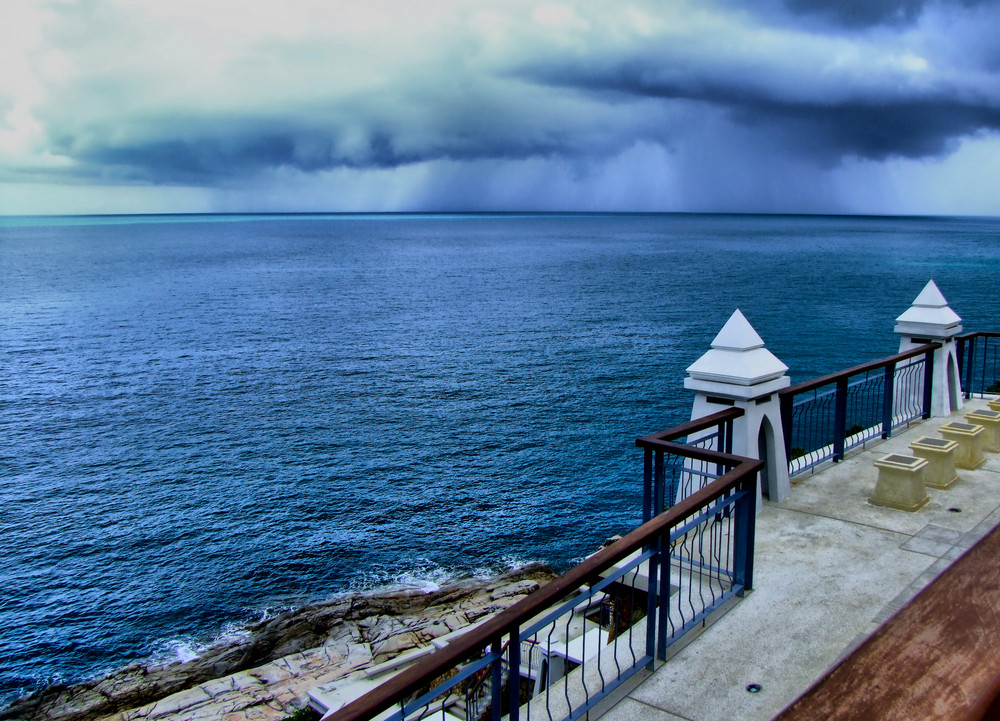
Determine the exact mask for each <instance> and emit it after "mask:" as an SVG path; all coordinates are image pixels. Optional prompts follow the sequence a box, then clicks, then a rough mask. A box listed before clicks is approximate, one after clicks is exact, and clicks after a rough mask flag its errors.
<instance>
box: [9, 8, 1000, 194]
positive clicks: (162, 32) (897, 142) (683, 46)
mask: <svg viewBox="0 0 1000 721" xmlns="http://www.w3.org/2000/svg"><path fill="white" fill-rule="evenodd" d="M215 2H216V0H174V2H171V3H159V2H154V1H153V0H130V1H129V2H123V1H122V0H91V2H88V3H77V4H74V3H68V4H62V3H56V4H52V5H50V6H48V7H49V10H50V11H51V12H50V14H49V16H47V17H48V18H49V19H48V20H47V21H46V24H45V28H46V31H45V33H44V34H43V35H41V36H40V37H41V40H40V41H39V43H38V44H37V45H36V46H34V47H32V48H31V52H30V54H27V55H25V58H30V60H31V62H30V63H29V62H27V60H25V62H24V63H23V66H24V67H25V68H30V69H31V70H30V71H29V70H25V71H24V73H23V76H21V77H18V76H14V75H12V77H14V78H15V80H16V81H17V82H7V83H6V84H5V81H4V77H3V73H0V182H3V181H4V179H5V178H6V179H8V180H9V179H11V178H15V177H16V178H17V179H18V180H21V179H31V178H30V177H29V176H31V177H34V178H37V179H39V182H45V183H51V182H55V181H56V180H58V179H59V178H64V179H65V181H66V183H67V184H75V185H77V186H84V185H88V184H93V185H109V186H110V185H114V184H116V183H117V184H122V185H134V186H141V185H178V186H191V187H196V188H197V189H199V190H201V189H204V190H205V191H206V192H210V191H212V190H214V189H219V190H221V191H222V194H225V193H230V192H232V193H237V192H242V191H243V190H245V189H247V188H252V189H254V190H258V189H259V190H261V192H262V193H269V192H272V191H273V192H279V191H281V192H284V190H285V188H286V187H293V186H294V184H295V183H302V184H303V187H305V184H306V183H308V182H315V183H316V188H319V189H320V190H317V191H316V192H317V194H318V195H319V196H320V197H323V191H322V188H323V187H325V185H324V184H325V183H327V182H339V183H342V185H341V186H339V187H341V188H349V189H351V188H354V187H356V186H357V185H358V183H360V184H361V185H364V187H366V188H367V190H366V191H365V192H366V193H367V195H365V196H363V197H364V198H370V197H375V198H381V197H382V195H380V193H381V192H382V188H383V187H384V186H385V184H386V183H387V182H389V181H391V182H392V183H396V185H395V186H394V187H395V188H396V190H395V191H393V194H390V195H391V196H392V198H394V199H397V200H393V201H392V202H399V203H406V202H412V203H415V204H416V205H419V204H420V202H423V201H420V200H419V199H421V198H431V200H432V201H433V203H434V204H435V207H439V206H440V207H447V206H448V204H449V199H454V200H455V202H461V203H467V204H468V203H482V204H483V205H482V207H489V205H490V204H491V203H494V202H501V201H502V202H505V203H508V204H510V206H511V207H513V206H514V205H516V204H521V205H523V204H524V202H525V201H524V198H525V197H528V198H529V199H530V198H534V197H544V198H545V199H546V202H547V203H548V204H549V205H550V206H552V207H564V206H569V205H573V204H574V203H578V202H584V201H580V200H579V199H580V198H581V197H582V198H585V199H586V201H585V202H586V203H590V204H593V203H595V202H596V203H601V202H606V201H605V199H606V198H607V197H609V196H614V197H618V196H617V195H615V194H617V193H618V190H617V189H619V188H625V187H627V188H629V191H628V194H627V195H622V196H621V199H620V200H615V203H617V204H618V205H616V207H619V206H620V207H626V206H627V205H628V203H629V202H631V200H630V198H634V197H636V196H637V195H639V194H642V193H643V192H645V190H644V189H646V188H651V187H656V188H660V190H658V191H657V193H658V195H656V196H655V197H654V195H649V196H644V197H646V200H645V201H643V202H644V203H645V205H644V207H656V206H657V203H658V202H659V198H666V199H667V200H668V201H669V202H670V203H675V204H674V205H670V206H669V207H681V206H678V205H676V202H680V201H677V199H678V198H679V199H681V201H683V203H684V204H685V205H683V207H694V208H703V207H708V206H707V205H705V203H707V202H708V201H706V200H704V199H705V198H707V199H709V200H712V199H714V198H717V197H719V196H720V195H725V197H726V198H728V200H727V201H726V203H727V205H726V206H725V207H738V208H750V209H753V208H758V207H770V206H768V205H767V203H768V202H769V201H768V199H767V198H765V197H762V196H761V195H760V193H762V192H763V190H762V188H764V184H762V182H761V177H763V176H764V175H766V177H767V185H768V187H767V188H765V189H766V190H767V192H768V193H769V194H770V197H773V198H776V199H779V200H780V202H782V203H785V202H786V199H787V198H793V197H794V198H797V200H795V207H808V208H810V209H816V208H819V207H821V206H820V205H816V204H813V205H810V203H811V199H810V198H809V197H805V196H801V197H800V196H798V195H797V193H798V192H799V190H800V189H801V188H804V187H819V185H820V183H817V182H809V179H810V178H812V177H816V176H819V175H821V174H823V173H830V172H834V171H835V170H836V169H838V168H841V169H842V168H844V167H846V166H847V165H849V164H850V163H851V162H860V163H869V162H873V163H876V164H877V163H881V162H882V161H885V160H886V159H897V158H905V159H919V160H923V159H934V158H942V157H947V156H949V154H950V153H952V152H953V151H954V150H955V149H956V148H958V147H961V146H962V144H963V143H964V142H965V141H966V140H967V139H969V138H976V139H978V140H982V139H983V138H987V139H988V137H989V135H990V134H991V133H995V132H996V131H998V130H1000V44H998V43H997V42H996V40H995V34H996V28H997V27H1000V6H997V5H996V4H995V3H989V2H985V0H982V1H977V0H952V1H951V2H948V1H945V0H874V1H872V2H863V1H862V0H848V1H847V2H843V1H842V0H708V1H706V2H695V0H622V2H621V3H615V4H610V3H601V2H599V1H597V0H567V1H565V2H553V3H535V2H531V1H530V0H511V2H509V3H503V4H491V3H485V2H477V1H476V0H473V1H472V2H469V1H468V0H440V2H438V3H429V4H398V3H395V2H392V1H391V0H370V2H368V3H364V4H344V5H341V4H338V3H322V2H313V1H312V0H288V2H287V3H285V4H282V5H281V6H278V5H275V4H273V3H264V2H251V1H248V2H247V3H246V4H245V8H246V10H247V11H246V12H245V13H240V14H239V15H238V16H237V17H233V16H232V15H231V14H227V13H224V12H221V11H217V12H215V13H212V12H206V11H205V8H204V6H205V3H208V5H209V6H212V5H213V3H215ZM218 7H220V8H221V7H223V5H219V6H218ZM241 7H243V5H241ZM2 58H3V48H2V47H0V59H2ZM36 61H37V62H36ZM5 124H6V127H5ZM5 153H6V155H5ZM866 172H868V171H867V170H866ZM331 178H332V180H331ZM289 179H291V181H290V180H289ZM494 179H501V180H502V182H501V180H494ZM553 179H555V181H553ZM289 182H291V185H287V184H288V183H289ZM366 183H367V185H366ZM531 183H534V184H535V188H536V189H535V190H531V191H528V190H525V191H524V193H522V194H518V193H516V192H514V191H513V190H512V188H515V187H520V188H528V187H529V185H530V184H531ZM295 187H297V186H295ZM428 187H429V188H432V189H433V192H430V191H426V190H425V188H428ZM553 188H560V189H561V190H559V191H558V192H557V191H555V190H552V189H553ZM691 189H697V190H691ZM289 192H291V191H289ZM816 192H817V193H819V191H816ZM442 193H443V195H442ZM696 194H697V196H698V197H695V195H696ZM431 196H433V197H431ZM340 197H345V194H344V193H343V192H341V193H340ZM352 197H353V196H352ZM357 197H358V198H362V196H360V195H359V196H357ZM817 197H820V199H821V200H822V201H823V202H824V203H826V202H827V201H826V198H827V197H828V194H822V193H820V194H819V195H817ZM414 198H416V199H418V200H417V201H412V199H414ZM498 198H499V199H501V201H498V200H497V199H498ZM345 202H346V201H345ZM352 202H359V203H360V202H363V199H362V200H358V201H352ZM386 202H389V201H386ZM428 202H430V201H428ZM713 202H714V201H713ZM776 202H777V201H776ZM477 207H479V206H477ZM505 207H506V206H505ZM573 207H576V206H575V205H574V206H573ZM712 207H713V208H714V207H716V206H712ZM718 207H722V206H718ZM774 207H779V206H774ZM824 207H825V206H824ZM780 208H781V209H783V210H788V209H792V208H791V207H790V206H788V205H781V206H780Z"/></svg>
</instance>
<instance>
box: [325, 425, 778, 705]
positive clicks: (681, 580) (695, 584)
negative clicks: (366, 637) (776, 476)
mask: <svg viewBox="0 0 1000 721" xmlns="http://www.w3.org/2000/svg"><path fill="white" fill-rule="evenodd" d="M742 414H743V411H742V410H739V409H730V410H728V411H725V412H723V413H722V414H715V415H714V416H711V417H709V418H707V419H701V420H700V421H694V422H692V423H688V424H685V425H683V426H678V427H677V428H674V429H670V430H668V431H664V432H663V433H659V434H656V435H653V436H647V437H645V438H640V439H639V440H637V441H636V445H638V446H639V447H640V448H643V449H644V451H645V452H646V457H647V468H649V470H650V473H649V477H648V478H647V485H648V494H647V495H649V497H650V499H651V500H650V504H651V505H650V508H651V509H652V508H656V509H657V510H658V509H659V508H660V507H661V506H660V505H654V504H653V499H654V498H658V499H663V498H664V497H665V494H666V491H665V490H664V489H665V487H666V486H665V477H666V474H667V469H680V470H678V471H677V474H678V485H677V487H678V488H679V489H682V491H680V492H678V494H677V495H676V503H674V504H673V505H671V506H670V508H668V509H667V510H666V511H664V512H662V513H659V514H656V515H655V516H654V517H652V518H651V519H650V520H648V521H646V522H645V523H643V525H642V526H640V527H639V528H638V529H636V530H635V531H632V532H631V533H629V534H628V535H627V536H625V537H624V538H621V539H619V540H617V541H615V542H613V543H612V544H610V545H608V546H607V547H605V548H603V549H601V550H600V551H598V552H597V553H595V554H594V555H593V556H590V557H588V558H587V559H585V560H584V561H583V562H582V563H580V564H578V565H577V566H575V567H574V568H572V569H570V571H568V572H567V573H566V574H564V575H563V576H560V577H559V578H557V579H556V580H554V581H552V582H551V583H549V584H546V585H545V586H543V587H542V588H540V589H539V590H538V591H535V592H534V593H533V594H531V595H529V596H528V597H526V598H525V599H523V600H521V601H519V602H518V603H516V604H514V605H513V606H511V607H510V608H508V609H506V610H505V611H501V612H500V613H499V614H497V615H496V616H494V617H492V618H490V619H489V620H487V621H485V622H484V623H482V625H480V626H478V627H476V628H474V629H473V630H471V631H469V632H468V633H466V634H463V635H461V636H460V637H459V638H457V639H456V640H454V641H452V642H451V643H450V644H448V645H447V646H445V647H444V648H442V649H440V650H438V651H436V652H434V653H432V654H430V655H428V656H426V657H425V658H424V659H422V660H421V661H420V663H419V664H416V665H414V666H413V667H411V668H409V669H406V670H405V671H403V672H402V673H400V674H399V675H398V676H395V677H393V678H391V679H389V680H388V681H386V682H385V683H384V684H382V685H381V686H379V687H378V688H376V689H375V690H373V691H371V692H370V693H368V694H366V695H364V696H362V697H361V698H359V699H357V700H355V701H353V702H352V703H350V704H348V705H347V706H345V707H344V708H342V709H340V710H339V711H337V712H336V713H335V714H333V715H332V716H331V717H330V718H331V721H360V720H362V719H364V720H368V719H372V718H375V717H376V716H378V717H379V718H384V719H386V720H387V721H404V720H405V721H411V720H414V719H422V718H431V717H433V718H440V719H454V718H459V719H464V720H465V721H485V720H486V719H494V720H495V721H499V720H500V719H501V718H507V719H510V721H520V720H521V719H524V720H525V721H531V719H546V720H547V721H557V720H558V721H565V720H570V721H572V720H575V719H579V718H581V717H583V716H584V715H586V714H587V713H588V712H590V711H591V710H593V709H594V708H595V706H597V704H599V703H600V702H601V701H602V700H604V699H606V698H608V697H609V695H611V694H612V693H613V692H614V691H615V690H616V689H619V688H621V687H622V686H623V684H626V683H627V682H628V681H629V679H631V678H632V677H634V676H636V675H638V674H642V673H644V672H649V671H652V669H653V667H654V665H655V663H656V662H657V661H658V660H659V661H663V660H666V658H667V657H668V656H669V655H670V649H671V647H673V646H674V645H675V644H676V643H677V642H678V641H680V640H681V639H683V638H685V636H686V634H688V633H689V632H690V631H691V630H692V629H694V628H697V627H699V626H701V625H703V624H704V623H705V621H706V619H707V618H708V617H709V616H710V615H711V614H712V613H713V612H718V611H720V610H721V609H723V607H725V606H727V605H728V604H729V603H730V602H731V601H732V600H733V599H734V598H735V597H738V596H742V595H743V594H744V593H745V592H746V591H748V590H749V589H751V588H752V585H753V543H754V523H755V515H756V498H757V494H756V480H757V473H758V471H759V470H760V468H761V467H762V466H763V464H762V463H761V462H759V461H755V460H752V459H747V458H741V457H738V456H733V455H732V454H730V453H727V452H725V450H717V448H720V447H721V448H722V449H725V448H726V447H727V444H728V443H729V441H728V439H731V437H732V428H731V425H732V420H733V419H734V418H736V417H739V416H741V415H742ZM679 438H687V439H688V441H689V442H688V443H679V442H676V440H675V439H679ZM654 468H658V469H661V470H659V471H654ZM671 472H672V471H671ZM684 474H687V475H688V478H689V480H687V481H684V480H681V477H682V476H684ZM654 476H655V477H657V478H659V479H660V480H661V481H662V482H656V483H654V482H653V480H650V478H653V477H654ZM685 484H686V485H685ZM657 503H658V502H657Z"/></svg>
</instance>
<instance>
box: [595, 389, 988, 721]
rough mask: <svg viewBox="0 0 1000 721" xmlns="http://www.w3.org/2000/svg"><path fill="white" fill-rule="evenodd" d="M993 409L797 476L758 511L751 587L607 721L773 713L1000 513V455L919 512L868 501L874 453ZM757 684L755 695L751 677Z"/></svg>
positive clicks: (721, 720) (934, 424)
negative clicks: (782, 495) (780, 497)
mask: <svg viewBox="0 0 1000 721" xmlns="http://www.w3.org/2000/svg"><path fill="white" fill-rule="evenodd" d="M981 407H986V403H985V402H984V401H978V400H973V401H971V402H968V403H967V405H966V408H965V409H963V411H962V412H959V413H955V414H953V415H952V416H951V417H950V418H935V419H931V420H928V421H924V422H920V423H915V424H912V426H911V428H909V429H907V430H906V431H905V432H901V431H897V435H896V436H895V437H893V438H890V439H888V440H885V441H881V440H879V441H877V442H875V443H869V444H868V446H867V448H865V449H863V450H860V451H859V450H858V449H855V450H854V451H853V452H851V453H849V455H848V457H847V459H846V460H844V461H843V462H841V463H837V464H828V465H827V466H825V467H823V468H822V469H821V470H820V471H818V472H816V473H815V474H813V475H809V474H806V475H804V476H800V477H798V478H797V479H794V485H793V487H792V493H791V496H790V497H789V498H788V499H786V500H785V501H783V502H781V503H776V504H772V503H766V505H765V507H764V509H763V510H762V512H761V513H760V514H759V515H758V517H757V531H756V552H755V557H754V591H753V592H752V593H750V594H749V595H748V596H747V597H746V598H745V599H743V600H742V601H741V602H740V603H738V604H737V605H736V606H735V607H734V608H733V609H732V610H730V611H729V612H728V613H726V614H725V615H724V616H722V617H721V618H719V619H718V620H717V621H716V622H715V623H714V624H713V625H711V626H709V627H708V628H707V629H705V630H704V631H703V632H702V633H701V635H700V636H699V637H698V638H697V639H696V640H695V641H694V642H693V643H691V644H690V645H688V646H686V647H685V648H684V649H683V650H681V651H680V652H679V653H678V654H677V655H676V656H674V657H673V658H672V659H670V660H669V661H668V662H667V663H666V664H663V665H662V666H660V667H659V668H658V669H657V670H656V671H655V672H654V673H653V674H652V675H651V676H649V677H648V678H646V679H645V680H644V681H643V682H642V683H641V684H640V685H638V686H637V687H636V688H634V689H633V690H632V691H631V692H630V693H629V694H628V695H627V696H626V697H625V698H624V699H622V700H621V701H620V702H619V703H618V704H616V705H615V706H614V707H613V708H611V709H610V710H609V711H608V712H607V713H606V714H605V715H604V716H602V717H601V718H602V720H603V721H631V720H633V719H644V720H649V721H680V720H684V721H734V720H739V721H744V720H745V721H757V720H761V721H763V720H764V719H770V718H772V717H773V716H775V715H776V714H778V713H779V712H780V711H781V710H782V709H783V708H784V707H785V706H787V705H788V704H790V703H791V702H792V701H794V700H795V699H796V698H797V697H798V696H799V695H800V694H801V693H803V692H804V691H805V690H806V689H807V688H809V686H810V685H811V684H812V683H813V682H814V681H815V680H816V679H818V678H819V677H820V676H822V675H823V674H824V673H825V672H826V671H827V669H829V668H830V667H831V666H833V665H834V664H835V663H837V661H839V660H840V659H841V658H842V657H843V656H845V655H846V654H847V653H849V652H850V651H851V650H853V649H854V648H855V647H856V646H857V645H858V644H859V643H861V641H863V640H864V639H865V638H866V637H867V636H868V635H869V634H871V632H872V631H874V630H875V629H876V628H877V627H878V626H879V625H880V624H881V623H882V622H883V621H885V620H886V619H888V618H889V617H890V616H892V615H893V614H894V613H895V612H896V611H898V610H899V609H900V608H901V607H902V606H903V605H905V604H906V603H907V602H908V601H909V600H910V599H911V598H912V597H913V596H914V595H915V594H916V593H917V592H918V591H920V590H921V589H922V588H923V587H924V586H926V585H927V584H928V583H930V582H931V581H932V580H933V579H934V578H935V577H936V576H937V575H938V574H939V573H941V571H943V570H944V569H945V568H947V567H948V566H949V565H950V564H951V562H952V561H953V560H954V559H956V558H957V557H958V556H959V555H961V554H962V553H963V552H964V551H965V550H966V549H968V548H969V547H971V546H972V545H973V544H975V543H976V541H978V540H979V539H980V538H982V537H983V536H984V535H986V533H988V532H989V531H990V530H991V529H992V528H993V527H994V526H996V525H997V524H998V523H1000V454H992V453H987V454H986V464H985V465H984V466H982V467H980V468H979V469H978V470H975V471H967V470H961V469H959V471H958V476H959V481H958V482H957V483H956V484H955V485H954V486H952V487H951V488H950V489H948V490H944V491H941V490H935V489H933V488H928V489H927V491H928V495H929V496H930V502H928V503H927V505H925V506H924V507H923V508H922V509H920V510H919V511H917V512H915V513H907V512H904V511H897V510H893V509H890V508H885V507H880V506H874V505H871V504H869V503H868V502H867V500H868V497H869V496H870V495H871V493H872V491H873V490H874V488H875V481H876V478H877V470H876V469H875V467H874V462H875V460H877V459H878V458H879V457H880V456H883V455H885V454H888V453H904V454H909V453H910V450H909V445H908V444H909V443H911V442H912V441H914V440H915V439H917V438H919V437H920V436H924V435H931V436H933V435H936V429H937V428H938V427H940V426H941V425H942V424H943V423H946V422H948V421H949V420H963V421H964V420H965V418H964V415H963V414H964V413H965V412H967V411H969V410H971V409H973V408H981ZM751 684H758V685H759V686H760V690H759V691H757V692H756V693H751V692H749V691H748V690H747V687H748V686H750V685H751Z"/></svg>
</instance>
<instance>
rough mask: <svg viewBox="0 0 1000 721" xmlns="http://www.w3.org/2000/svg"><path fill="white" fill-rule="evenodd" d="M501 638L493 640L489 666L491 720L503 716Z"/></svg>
mask: <svg viewBox="0 0 1000 721" xmlns="http://www.w3.org/2000/svg"><path fill="white" fill-rule="evenodd" d="M502 658H503V639H502V638H500V637H497V638H496V639H495V640H494V641H493V665H492V666H491V667H490V674H491V678H490V705H491V707H492V708H491V711H492V712H493V713H492V716H493V721H500V719H501V718H503V664H502V663H501V659H502Z"/></svg>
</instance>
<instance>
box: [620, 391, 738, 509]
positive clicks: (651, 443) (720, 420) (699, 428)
mask: <svg viewBox="0 0 1000 721" xmlns="http://www.w3.org/2000/svg"><path fill="white" fill-rule="evenodd" d="M742 415H743V411H742V410H740V409H736V408H728V409H726V410H724V411H720V412H718V413H713V414H712V415H710V416H705V417H704V418H699V419H698V420H695V421H691V422H690V423H684V424H681V425H679V426H674V427H673V428H668V429H667V430H665V431H661V432H660V433H654V434H653V435H650V436H646V437H645V438H640V439H639V440H638V441H636V445H637V446H639V447H640V448H642V449H643V450H644V452H645V457H644V459H643V485H642V489H643V491H642V520H643V522H645V521H648V520H649V519H650V518H652V517H653V515H654V513H653V509H654V508H655V509H656V512H657V513H662V512H663V511H665V510H666V509H668V508H670V506H672V505H674V504H675V503H676V502H677V501H678V500H680V499H682V498H686V497H688V496H690V495H691V494H692V493H694V492H695V491H697V490H700V489H701V488H704V487H705V485H707V484H708V483H710V482H711V481H713V480H714V479H716V478H718V477H719V476H721V475H722V474H723V473H724V472H725V467H724V466H723V465H721V464H718V463H711V462H706V461H701V460H698V459H695V458H690V457H686V456H679V455H677V454H675V453H668V452H666V451H665V450H664V448H663V447H662V446H660V445H659V443H658V442H659V441H678V442H680V443H682V444H684V445H686V446H689V447H692V448H707V449H712V450H721V451H722V452H724V453H732V452H733V420H735V419H736V418H739V417H740V416H742Z"/></svg>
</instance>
